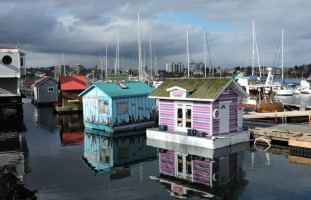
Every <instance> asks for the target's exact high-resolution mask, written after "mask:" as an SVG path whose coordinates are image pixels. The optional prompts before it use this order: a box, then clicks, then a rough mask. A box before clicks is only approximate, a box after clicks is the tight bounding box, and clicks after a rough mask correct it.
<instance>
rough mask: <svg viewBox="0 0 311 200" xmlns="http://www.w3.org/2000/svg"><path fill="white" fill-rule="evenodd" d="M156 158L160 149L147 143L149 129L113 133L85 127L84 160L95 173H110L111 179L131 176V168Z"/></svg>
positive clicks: (82, 158)
mask: <svg viewBox="0 0 311 200" xmlns="http://www.w3.org/2000/svg"><path fill="white" fill-rule="evenodd" d="M156 158H157V149H156V148H154V147H150V146H147V145H146V132H145V131H136V132H127V133H120V134H118V135H110V134H107V133H104V132H103V131H96V130H89V129H85V134H84V156H83V157H81V160H82V161H83V163H84V164H85V165H86V166H87V167H88V168H89V169H90V170H91V171H92V172H93V174H94V175H100V174H109V178H110V179H119V178H124V177H127V176H130V167H131V166H137V165H142V163H144V162H147V161H151V160H154V159H156Z"/></svg>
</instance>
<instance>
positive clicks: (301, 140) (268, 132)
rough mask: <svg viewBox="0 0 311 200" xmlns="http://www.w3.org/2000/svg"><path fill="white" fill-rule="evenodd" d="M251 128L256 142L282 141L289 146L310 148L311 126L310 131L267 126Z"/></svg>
mask: <svg viewBox="0 0 311 200" xmlns="http://www.w3.org/2000/svg"><path fill="white" fill-rule="evenodd" d="M251 130H252V133H253V135H254V137H255V138H256V140H257V141H258V142H262V143H266V142H269V143H270V144H273V143H279V142H282V143H285V144H287V145H288V146H291V147H301V148H307V149H311V128H310V133H302V132H296V131H289V130H277V129H267V128H254V129H251Z"/></svg>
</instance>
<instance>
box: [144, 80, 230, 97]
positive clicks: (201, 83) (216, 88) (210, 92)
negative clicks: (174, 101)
mask: <svg viewBox="0 0 311 200" xmlns="http://www.w3.org/2000/svg"><path fill="white" fill-rule="evenodd" d="M231 80H232V79H231V78H191V79H166V80H165V81H164V82H163V83H162V84H161V85H160V86H159V87H158V88H157V89H156V90H154V91H153V92H152V93H151V94H150V95H149V96H150V97H170V92H168V91H166V89H168V88H171V87H174V86H177V87H180V88H184V89H194V91H193V93H191V94H189V95H188V96H187V98H194V99H215V98H216V97H217V96H218V95H219V93H220V92H221V91H222V90H223V89H224V87H225V86H226V85H228V84H230V82H231Z"/></svg>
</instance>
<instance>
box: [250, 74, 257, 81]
mask: <svg viewBox="0 0 311 200" xmlns="http://www.w3.org/2000/svg"><path fill="white" fill-rule="evenodd" d="M248 80H249V81H257V80H258V78H257V76H255V75H251V76H249V77H248Z"/></svg>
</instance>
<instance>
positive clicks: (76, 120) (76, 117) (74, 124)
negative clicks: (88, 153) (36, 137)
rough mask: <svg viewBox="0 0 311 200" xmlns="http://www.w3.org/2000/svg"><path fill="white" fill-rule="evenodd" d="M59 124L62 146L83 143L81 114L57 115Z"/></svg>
mask: <svg viewBox="0 0 311 200" xmlns="http://www.w3.org/2000/svg"><path fill="white" fill-rule="evenodd" d="M57 118H58V122H59V123H60V125H61V129H60V138H61V145H62V146H72V145H83V141H84V124H83V115H82V114H70V115H57Z"/></svg>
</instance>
